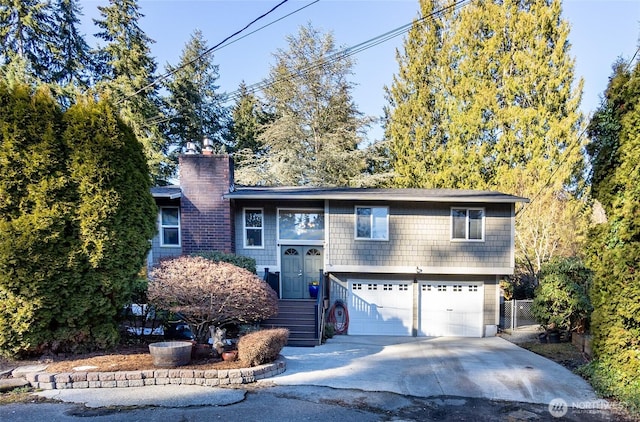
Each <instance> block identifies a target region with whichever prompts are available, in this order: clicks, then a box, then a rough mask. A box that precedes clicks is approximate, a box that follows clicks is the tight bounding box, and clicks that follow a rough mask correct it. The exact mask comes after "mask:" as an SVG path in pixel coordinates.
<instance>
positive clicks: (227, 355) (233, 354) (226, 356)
mask: <svg viewBox="0 0 640 422" xmlns="http://www.w3.org/2000/svg"><path fill="white" fill-rule="evenodd" d="M236 359H238V351H237V350H229V351H225V352H222V360H224V361H225V362H233V361H234V360H236Z"/></svg>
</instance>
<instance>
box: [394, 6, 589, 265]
mask: <svg viewBox="0 0 640 422" xmlns="http://www.w3.org/2000/svg"><path fill="white" fill-rule="evenodd" d="M452 5H453V2H451V1H447V2H443V1H437V0H423V1H421V6H422V7H421V12H422V17H423V18H422V19H421V20H419V21H418V22H417V23H416V25H415V26H414V27H413V28H412V30H411V32H410V33H409V36H408V38H407V40H406V42H405V50H404V54H399V55H398V61H399V64H400V71H399V74H398V75H397V76H396V77H395V79H394V81H393V84H392V86H391V87H390V88H389V89H388V91H387V92H388V96H389V102H390V107H389V109H388V111H387V115H388V119H387V122H386V131H385V133H386V136H387V138H388V140H389V142H390V145H391V146H390V151H391V155H392V162H393V163H394V170H395V172H396V174H397V179H396V185H397V186H402V187H435V188H472V189H492V190H500V191H504V192H508V193H511V194H516V195H521V196H525V197H529V198H531V199H532V200H533V203H532V204H530V205H528V207H529V210H526V209H525V211H523V212H521V213H519V215H518V218H517V220H516V221H517V226H518V228H517V233H518V238H517V241H518V244H517V253H518V255H517V258H518V263H519V264H520V265H522V266H523V267H524V268H526V269H527V270H528V271H529V272H530V275H531V276H534V277H535V275H536V273H537V272H539V271H540V268H541V264H542V263H544V262H545V261H546V260H548V259H549V258H551V257H552V256H554V255H558V254H561V255H566V254H571V253H572V252H573V251H575V250H576V249H577V247H576V244H575V242H576V236H575V232H576V231H579V229H580V227H579V226H578V224H577V222H581V221H582V219H580V218H578V219H576V215H578V214H579V213H580V211H581V209H582V207H583V204H582V203H581V202H580V201H578V200H576V197H575V195H576V194H577V193H580V189H582V188H583V187H584V185H583V181H582V173H583V169H584V163H583V157H582V155H581V142H582V140H581V139H580V137H579V133H580V130H581V125H582V119H583V118H582V115H581V114H580V112H579V110H578V107H579V104H580V99H581V90H582V81H580V82H579V83H578V84H577V87H574V86H573V83H574V73H573V67H574V61H573V59H571V58H570V56H569V48H570V45H569V43H568V40H567V38H568V34H569V26H568V24H567V23H566V22H565V21H563V20H562V18H561V5H560V1H559V0H528V1H527V0H505V1H501V0H500V1H499V0H484V1H478V2H472V3H469V4H467V5H465V6H462V7H461V8H458V9H457V10H456V9H454V8H453V7H451V6H452ZM447 7H448V8H447ZM441 10H445V11H444V12H441V13H439V12H440V11H441ZM558 228H564V230H562V231H559V230H558ZM567 228H569V229H568V230H567ZM566 232H568V233H566ZM565 234H566V235H565Z"/></svg>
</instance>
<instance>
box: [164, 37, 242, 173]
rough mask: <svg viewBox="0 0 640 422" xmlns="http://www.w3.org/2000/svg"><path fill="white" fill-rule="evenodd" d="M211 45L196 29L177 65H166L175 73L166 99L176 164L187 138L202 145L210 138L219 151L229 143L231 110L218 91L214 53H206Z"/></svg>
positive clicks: (168, 87) (169, 133)
mask: <svg viewBox="0 0 640 422" xmlns="http://www.w3.org/2000/svg"><path fill="white" fill-rule="evenodd" d="M208 49H209V47H207V42H206V40H205V39H204V36H203V35H202V32H201V31H199V30H196V31H195V32H194V33H193V35H191V39H190V40H189V42H187V44H186V45H185V48H184V50H182V55H181V56H180V62H179V63H178V66H177V67H173V66H170V65H167V67H166V70H167V73H171V74H172V75H171V77H170V78H169V79H168V80H167V82H166V83H165V87H166V89H167V92H168V96H167V97H166V98H165V99H164V103H165V109H166V114H167V116H168V118H169V121H168V124H167V130H166V132H167V134H168V136H169V139H170V142H171V146H172V147H173V148H174V151H176V153H175V154H174V156H173V161H174V163H175V164H177V154H178V153H180V152H181V151H182V150H183V148H184V147H185V146H186V144H187V142H193V143H195V144H196V145H198V146H201V145H202V141H203V139H204V138H208V139H210V140H212V141H213V142H214V149H215V150H216V151H218V152H222V151H224V150H226V148H227V147H228V143H229V133H228V131H229V117H228V114H229V113H228V110H227V109H226V108H225V107H224V106H223V105H222V98H221V95H220V94H218V93H217V92H216V91H217V90H218V88H219V86H218V85H216V81H217V80H218V65H215V64H213V61H212V59H213V55H212V54H211V53H208V54H204V53H205V52H206V51H207V50H208ZM176 147H177V148H176Z"/></svg>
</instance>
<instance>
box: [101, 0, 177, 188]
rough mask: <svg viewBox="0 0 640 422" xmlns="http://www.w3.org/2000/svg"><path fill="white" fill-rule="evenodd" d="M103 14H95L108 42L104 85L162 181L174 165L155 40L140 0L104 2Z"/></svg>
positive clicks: (103, 55)
mask: <svg viewBox="0 0 640 422" xmlns="http://www.w3.org/2000/svg"><path fill="white" fill-rule="evenodd" d="M98 9H99V10H100V14H101V17H102V19H99V20H94V23H95V24H96V25H97V26H98V27H99V28H100V29H101V31H100V32H99V33H97V34H96V36H97V37H99V38H101V39H103V40H104V41H106V42H107V44H106V45H105V46H103V47H102V48H100V49H99V51H97V52H96V54H97V56H98V57H99V59H100V61H101V62H102V65H103V66H104V67H105V68H104V69H101V77H102V79H101V80H100V81H99V83H98V90H99V91H100V92H101V93H102V94H103V95H104V96H105V97H107V98H110V99H111V101H113V102H115V103H116V104H117V106H118V108H119V109H120V117H121V118H122V119H123V120H124V121H125V123H127V124H128V125H130V126H131V127H132V129H133V131H134V133H135V135H136V137H137V138H138V140H139V141H140V142H142V145H143V146H144V151H145V154H146V156H147V160H148V163H149V168H150V171H151V175H152V176H153V178H154V180H155V181H156V182H162V181H163V180H165V178H166V177H168V176H170V173H171V169H172V167H171V166H170V163H169V162H168V158H167V157H166V155H165V153H166V151H167V148H168V145H167V142H166V140H165V139H164V137H163V136H162V134H161V132H160V130H159V128H158V122H159V121H162V120H163V116H162V115H161V113H160V99H159V95H158V87H157V86H156V85H154V84H152V81H153V78H154V73H155V71H156V63H155V60H154V58H153V57H151V52H150V48H149V45H150V44H151V43H152V42H153V40H151V39H150V38H149V37H147V36H146V35H145V33H144V31H142V29H141V28H140V27H139V26H138V22H139V20H140V19H141V18H142V17H143V16H144V15H143V14H142V13H140V11H139V8H138V2H137V0H109V6H98Z"/></svg>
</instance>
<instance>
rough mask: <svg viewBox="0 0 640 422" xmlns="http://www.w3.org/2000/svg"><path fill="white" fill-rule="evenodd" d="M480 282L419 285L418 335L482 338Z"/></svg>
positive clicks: (481, 293)
mask: <svg viewBox="0 0 640 422" xmlns="http://www.w3.org/2000/svg"><path fill="white" fill-rule="evenodd" d="M483 302H484V289H483V284H482V283H477V282H476V283H469V282H453V283H439V282H428V283H424V282H422V283H420V318H419V319H418V323H419V328H418V335H420V336H427V337H482V332H483Z"/></svg>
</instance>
